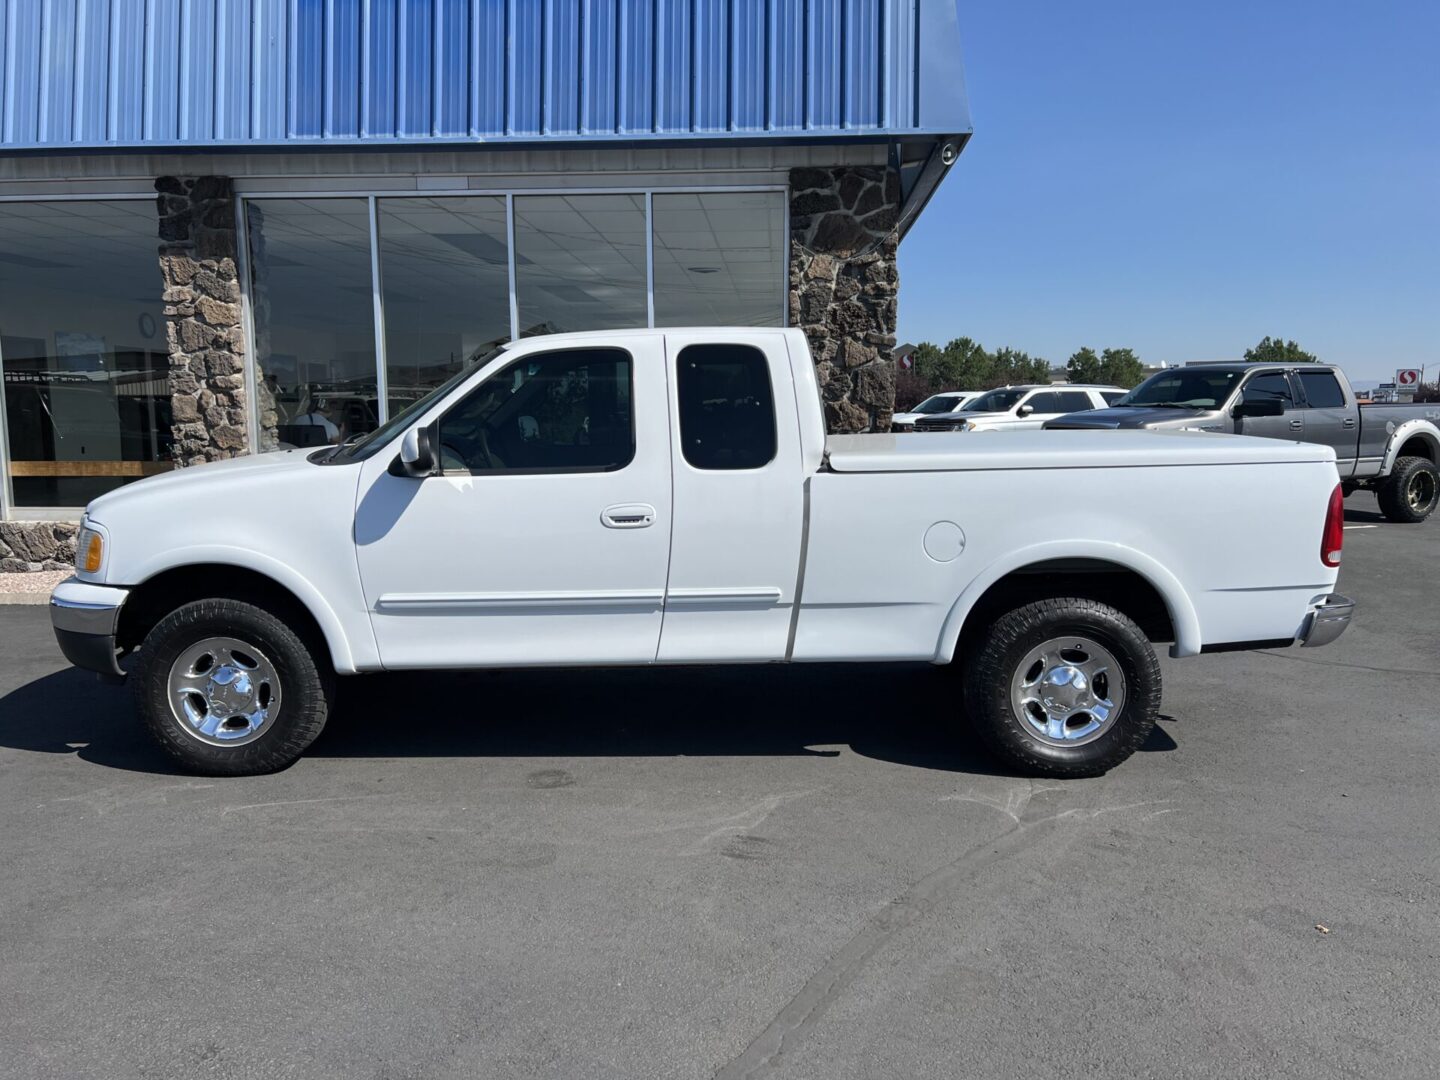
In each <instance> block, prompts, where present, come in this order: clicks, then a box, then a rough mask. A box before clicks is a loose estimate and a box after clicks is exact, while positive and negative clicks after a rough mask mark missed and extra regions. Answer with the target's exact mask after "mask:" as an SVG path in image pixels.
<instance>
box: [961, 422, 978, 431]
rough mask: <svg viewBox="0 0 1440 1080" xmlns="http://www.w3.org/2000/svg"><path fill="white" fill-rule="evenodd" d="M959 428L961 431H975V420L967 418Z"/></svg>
mask: <svg viewBox="0 0 1440 1080" xmlns="http://www.w3.org/2000/svg"><path fill="white" fill-rule="evenodd" d="M959 430H960V431H974V430H975V422H974V421H973V420H966V421H965V422H964V423H963V424H961V425H960V428H959Z"/></svg>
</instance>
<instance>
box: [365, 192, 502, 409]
mask: <svg viewBox="0 0 1440 1080" xmlns="http://www.w3.org/2000/svg"><path fill="white" fill-rule="evenodd" d="M378 212H379V226H380V283H381V296H382V297H383V298H384V303H385V306H384V312H385V371H386V393H387V396H388V397H389V399H390V412H391V414H392V415H393V414H394V413H397V412H399V411H400V410H401V409H403V408H404V407H405V406H406V405H408V404H410V402H412V401H414V400H416V399H417V398H420V397H423V396H424V395H425V393H426V391H428V390H430V389H432V388H433V387H436V386H439V385H440V384H441V383H442V382H444V381H445V380H446V379H447V378H449V377H450V375H452V374H453V373H454V372H456V371H457V370H459V368H460V366H461V365H462V364H464V363H466V362H467V361H469V360H470V359H472V358H473V357H476V356H484V355H485V354H486V353H488V352H490V351H491V350H492V349H494V348H495V346H496V345H499V344H501V343H502V342H506V341H509V340H510V259H509V250H508V247H507V242H506V238H505V234H506V226H505V200H504V199H503V198H501V197H494V196H461V197H457V198H434V199H420V198H390V199H380V200H379V203H378Z"/></svg>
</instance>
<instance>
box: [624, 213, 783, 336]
mask: <svg viewBox="0 0 1440 1080" xmlns="http://www.w3.org/2000/svg"><path fill="white" fill-rule="evenodd" d="M652 210H653V213H654V223H655V325H656V326H781V325H783V321H784V312H785V280H784V270H785V257H786V256H785V196H784V195H783V194H782V193H780V192H778V191H733V192H705V193H696V194H692V193H676V194H668V195H667V194H663V193H660V192H657V193H656V194H655V196H654V201H653V206H652Z"/></svg>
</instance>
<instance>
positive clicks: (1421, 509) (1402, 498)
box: [1375, 457, 1440, 525]
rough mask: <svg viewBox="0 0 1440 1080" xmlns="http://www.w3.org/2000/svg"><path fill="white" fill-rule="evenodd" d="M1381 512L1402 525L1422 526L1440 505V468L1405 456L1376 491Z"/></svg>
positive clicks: (1396, 463)
mask: <svg viewBox="0 0 1440 1080" xmlns="http://www.w3.org/2000/svg"><path fill="white" fill-rule="evenodd" d="M1375 496H1376V499H1377V501H1378V502H1379V503H1380V512H1381V513H1382V514H1384V515H1385V517H1386V518H1387V519H1388V520H1390V521H1394V522H1398V523H1400V524H1402V525H1418V524H1419V523H1420V522H1422V521H1424V520H1425V519H1426V518H1428V517H1429V516H1430V515H1431V513H1432V512H1433V511H1434V510H1435V504H1436V503H1437V502H1440V469H1436V468H1435V466H1434V465H1433V464H1432V463H1431V462H1429V461H1427V460H1426V459H1425V458H1422V457H1402V458H1398V459H1397V460H1396V462H1395V468H1393V469H1391V470H1390V475H1389V476H1387V477H1386V478H1385V479H1384V480H1382V481H1381V482H1380V484H1379V486H1378V487H1377V488H1376V490H1375Z"/></svg>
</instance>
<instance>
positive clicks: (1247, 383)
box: [1235, 371, 1300, 409]
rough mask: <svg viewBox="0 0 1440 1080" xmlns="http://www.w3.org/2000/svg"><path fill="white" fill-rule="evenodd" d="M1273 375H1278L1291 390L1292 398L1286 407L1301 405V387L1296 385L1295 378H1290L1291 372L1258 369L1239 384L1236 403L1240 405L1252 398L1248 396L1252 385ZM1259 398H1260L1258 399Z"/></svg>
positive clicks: (1291, 407) (1292, 407)
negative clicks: (1298, 391) (1299, 392)
mask: <svg viewBox="0 0 1440 1080" xmlns="http://www.w3.org/2000/svg"><path fill="white" fill-rule="evenodd" d="M1272 375H1273V376H1276V377H1277V378H1279V379H1280V381H1281V382H1283V383H1284V384H1285V386H1286V388H1287V389H1288V390H1289V391H1290V400H1289V402H1288V403H1286V406H1285V407H1286V409H1295V408H1299V406H1300V395H1299V394H1298V393H1297V390H1298V389H1299V387H1298V386H1297V385H1296V381H1295V380H1294V379H1292V378H1290V373H1289V372H1288V371H1257V372H1255V373H1254V374H1252V375H1251V376H1250V377H1249V378H1247V379H1245V380H1244V381H1243V382H1241V384H1240V385H1239V387H1238V388H1237V389H1236V394H1237V397H1236V398H1235V403H1236V404H1237V405H1238V404H1241V403H1244V402H1247V401H1249V400H1250V399H1249V398H1248V397H1247V395H1248V394H1249V392H1250V387H1252V386H1254V385H1255V384H1256V383H1257V382H1259V381H1260V380H1261V379H1268V378H1269V377H1270V376H1272ZM1257 400H1258V399H1257ZM1266 400H1272V399H1268V398H1267V399H1266Z"/></svg>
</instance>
